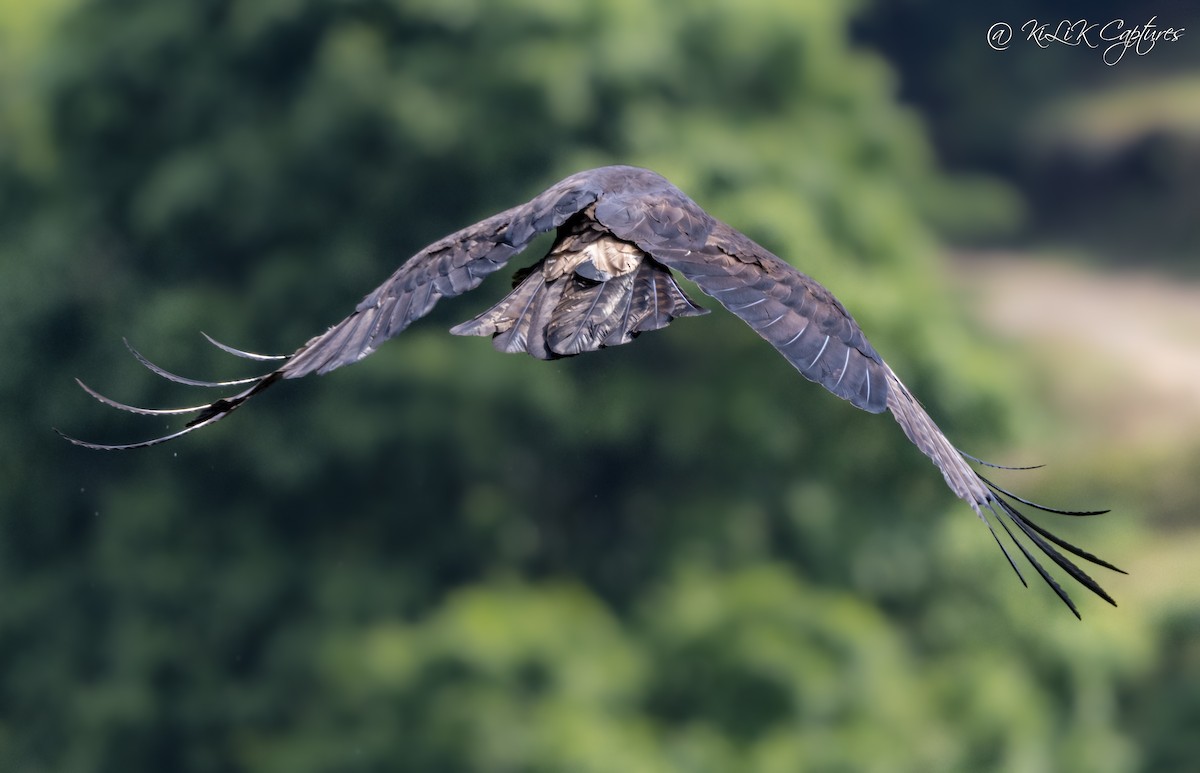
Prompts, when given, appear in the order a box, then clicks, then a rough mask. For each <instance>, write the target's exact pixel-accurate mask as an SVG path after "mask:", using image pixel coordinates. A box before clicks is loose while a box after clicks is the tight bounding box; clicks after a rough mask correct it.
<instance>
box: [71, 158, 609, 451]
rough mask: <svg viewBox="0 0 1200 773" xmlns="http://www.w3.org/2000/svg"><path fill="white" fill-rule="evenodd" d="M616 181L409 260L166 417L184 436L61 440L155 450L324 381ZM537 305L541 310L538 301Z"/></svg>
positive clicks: (513, 213) (544, 197) (472, 231)
mask: <svg viewBox="0 0 1200 773" xmlns="http://www.w3.org/2000/svg"><path fill="white" fill-rule="evenodd" d="M619 173H620V170H614V169H612V168H608V169H592V170H589V171H586V172H580V173H579V174H575V175H572V176H570V177H568V178H566V179H564V180H562V181H561V182H558V183H556V184H555V185H553V186H551V187H550V188H548V189H547V190H546V191H544V192H543V193H541V194H539V195H538V196H537V197H536V198H534V199H533V200H531V201H529V202H527V203H525V204H521V205H519V206H516V207H513V208H512V209H509V210H506V211H504V212H501V213H500V214H498V215H494V216H492V217H489V218H487V219H486V220H482V221H480V222H478V223H476V224H474V225H471V226H467V227H466V228H463V229H462V230H460V231H457V232H455V233H453V234H450V235H449V236H447V237H445V238H443V239H439V240H438V241H436V242H434V243H433V244H431V245H429V246H428V247H426V248H425V249H423V250H421V251H420V252H418V253H417V254H415V255H413V256H412V257H411V258H409V259H408V260H407V261H406V262H405V263H404V264H403V265H401V266H400V268H399V269H397V270H396V272H395V273H394V274H392V276H391V277H389V278H388V280H387V281H386V282H384V283H383V284H381V285H380V286H379V287H377V288H376V289H375V290H374V291H373V292H371V293H370V294H369V295H367V297H365V298H363V300H362V302H361V303H359V304H358V306H357V307H356V308H355V310H354V313H353V314H351V315H350V316H349V317H347V318H346V319H344V320H342V321H341V322H339V323H338V324H336V325H334V326H333V327H331V328H330V329H329V330H327V331H325V332H324V333H323V334H321V335H319V336H316V337H314V338H312V339H310V340H309V341H308V342H307V343H305V344H304V345H303V346H301V347H300V348H299V349H298V350H296V352H295V353H294V354H292V355H290V356H288V357H286V358H283V359H284V363H283V365H281V366H280V367H279V368H278V369H276V370H273V371H271V372H270V373H267V374H264V375H263V376H261V377H259V378H258V379H257V380H253V381H251V382H249V383H251V385H250V386H249V387H248V388H247V389H245V390H243V391H242V392H239V393H237V394H235V395H232V396H229V397H223V398H221V399H219V400H216V401H214V402H212V403H210V404H208V405H204V406H195V407H193V408H188V409H174V410H170V411H169V412H171V413H196V414H197V416H196V418H194V419H193V420H192V421H191V422H189V423H188V425H187V427H185V428H184V429H183V430H180V431H178V432H174V433H172V434H170V435H166V436H164V437H158V438H154V439H152V440H146V441H142V442H138V443H125V444H119V445H109V444H101V443H90V442H87V441H82V440H78V439H76V438H72V437H68V436H66V435H64V437H66V438H67V440H70V441H71V442H72V443H75V444H76V445H81V446H84V447H87V448H95V449H100V450H108V451H112V450H125V449H130V448H144V447H146V446H153V445H158V444H159V443H164V442H166V441H168V440H173V439H175V438H177V437H180V436H182V435H185V434H187V433H189V432H193V431H195V430H197V429H200V428H201V427H204V426H207V425H209V424H213V423H215V422H217V421H220V420H221V419H222V418H224V417H225V416H228V415H229V414H230V413H231V412H233V411H234V410H236V409H237V408H238V407H239V406H241V405H242V404H243V403H245V402H246V401H247V400H249V399H250V398H252V397H254V396H255V395H257V394H258V393H259V392H261V391H263V390H264V389H266V388H268V387H269V386H270V385H271V384H273V383H275V382H276V381H278V380H280V379H283V378H300V377H301V376H306V375H308V374H310V373H327V372H329V371H331V370H333V369H335V368H339V367H341V366H343V365H348V364H350V363H353V362H357V361H358V360H361V359H362V358H363V357H366V356H367V355H369V354H370V353H371V352H373V351H375V349H376V347H378V346H379V345H380V344H381V343H383V342H384V341H386V340H387V339H389V338H391V337H392V336H395V335H396V334H398V333H399V332H400V331H402V330H404V329H405V328H406V327H408V326H409V325H410V324H411V323H412V322H413V321H415V320H417V319H419V318H420V317H423V316H424V315H426V314H428V313H429V312H430V310H431V309H433V306H434V304H436V303H437V302H438V300H440V299H441V298H448V297H452V296H455V295H459V294H461V293H464V292H466V291H467V290H470V289H473V288H475V287H477V286H478V285H479V283H480V282H482V281H483V278H484V277H486V276H487V275H488V274H491V273H492V272H494V271H496V270H497V269H499V268H500V267H501V266H503V265H504V264H505V263H506V262H507V261H508V259H509V258H511V257H512V256H513V255H516V254H517V253H518V252H520V251H521V250H523V249H524V248H525V247H527V246H528V245H529V243H530V242H531V241H533V239H534V237H536V236H537V235H539V234H542V233H545V232H547V231H550V230H552V229H554V228H557V227H558V226H560V225H562V224H563V223H564V222H566V221H567V219H568V218H570V217H571V216H572V215H575V214H577V213H578V212H580V211H581V210H583V209H585V208H587V207H588V206H590V205H591V204H593V203H594V202H595V201H596V200H597V199H598V198H599V196H600V194H601V193H603V191H604V190H605V189H606V187H607V186H608V185H610V184H611V179H610V178H611V177H612V176H613V175H614V174H619ZM539 301H542V302H543V303H544V299H542V298H539ZM535 337H539V338H540V336H535ZM213 343H214V345H217V346H220V347H221V348H223V349H226V351H235V350H232V349H231V348H229V347H225V346H224V345H222V344H217V343H216V342H215V341H214V342H213ZM532 344H533V345H534V346H535V347H536V346H540V350H541V351H542V352H543V356H546V357H550V356H553V355H552V354H551V353H550V352H549V350H548V349H546V348H545V345H544V342H532ZM241 354H243V355H244V356H248V357H250V358H252V359H274V358H265V357H261V356H260V355H253V354H251V353H249V352H246V353H241ZM143 359H144V358H143ZM144 364H146V365H147V367H151V368H152V369H156V366H152V365H151V364H150V363H149V361H144ZM157 371H161V369H156V372H157ZM160 375H161V373H160ZM88 392H89V394H92V395H93V396H94V397H96V398H97V399H99V400H102V401H103V402H106V403H107V404H109V405H113V406H115V407H119V408H122V409H124V410H132V411H134V412H145V409H134V408H133V407H132V406H124V404H123V403H118V402H116V401H113V400H109V399H108V398H104V397H103V396H101V395H99V394H98V393H96V392H94V391H92V390H90V389H89V390H88ZM60 434H61V433H60Z"/></svg>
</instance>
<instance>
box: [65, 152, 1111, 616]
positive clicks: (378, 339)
mask: <svg viewBox="0 0 1200 773" xmlns="http://www.w3.org/2000/svg"><path fill="white" fill-rule="evenodd" d="M550 230H556V238H555V241H554V244H553V245H552V246H551V248H550V250H549V252H548V253H547V255H546V256H545V257H544V258H542V259H541V260H540V261H539V262H537V263H536V264H534V265H533V266H531V267H529V268H528V269H525V270H522V271H519V272H518V273H517V275H516V277H515V280H514V288H513V290H512V292H510V293H509V294H508V295H507V296H506V297H505V298H504V299H502V300H501V301H500V302H499V303H497V304H496V305H495V306H493V307H492V308H490V309H488V310H487V311H485V312H483V313H482V314H480V315H478V316H477V317H475V318H474V319H472V320H470V321H468V322H465V323H463V324H461V325H458V326H456V327H454V328H453V329H452V330H451V332H453V333H455V334H459V335H479V336H492V341H493V345H494V346H495V347H496V349H498V350H500V351H503V352H527V353H528V354H530V355H532V356H534V357H536V358H539V359H553V358H557V357H567V356H572V355H577V354H582V353H584V352H589V351H594V350H596V349H599V348H603V347H608V346H617V345H620V344H626V343H629V342H630V341H632V340H633V339H634V338H635V337H636V336H637V335H639V334H641V333H643V332H646V331H650V330H658V329H661V328H663V327H666V326H667V325H668V324H670V323H671V321H672V320H674V319H676V318H679V317H687V316H695V315H699V314H706V313H707V310H705V309H703V308H701V307H700V306H698V305H697V304H696V303H695V302H694V301H692V300H691V299H690V298H688V296H687V295H686V294H685V293H684V291H683V290H682V289H681V288H680V287H679V285H678V284H677V283H676V281H675V279H674V276H673V274H672V271H676V272H678V273H679V274H681V275H682V276H683V277H685V278H686V279H688V280H691V281H692V282H694V283H695V284H696V285H697V286H698V287H699V288H700V290H702V291H703V292H704V293H706V294H707V295H709V296H711V297H713V298H715V299H716V300H717V301H718V302H719V303H720V304H721V305H722V306H724V307H725V308H726V309H727V310H729V311H730V312H732V313H733V314H735V315H737V316H738V317H740V318H741V319H742V320H743V321H745V322H746V323H747V324H748V325H749V326H750V327H751V328H752V329H753V330H754V331H755V332H757V333H758V334H759V335H760V336H762V337H763V338H764V339H765V340H766V341H767V342H769V343H770V344H771V345H772V346H774V347H775V348H776V349H777V350H778V351H779V353H780V354H782V355H783V356H784V358H786V359H787V360H788V361H789V362H790V363H791V364H792V365H793V366H794V367H795V368H796V369H797V370H799V371H800V373H801V374H803V375H804V376H805V377H806V378H808V379H810V380H812V381H815V382H817V383H818V384H821V385H822V386H824V387H825V388H826V389H828V390H829V391H831V392H833V393H834V394H835V395H837V396H838V397H841V398H843V399H845V400H848V401H850V402H851V403H852V404H853V405H855V406H856V407H858V408H862V409H863V410H866V411H870V412H872V413H880V412H882V411H885V410H890V411H891V412H892V414H893V416H894V417H895V419H896V421H897V422H898V423H899V424H900V426H901V428H902V429H903V430H904V432H905V434H906V435H907V436H908V438H909V439H910V440H911V441H912V442H913V443H914V444H915V445H916V446H917V447H918V448H920V449H921V451H923V452H924V453H925V454H926V455H927V456H929V457H930V459H932V460H933V462H934V464H935V465H937V467H938V468H939V469H940V470H941V472H942V474H943V476H944V477H945V479H946V483H947V485H948V486H949V487H950V489H951V490H952V491H953V492H954V493H955V494H956V495H957V496H958V497H960V498H961V499H963V500H965V501H966V502H967V504H969V505H970V506H971V508H972V509H973V510H974V511H975V513H976V514H977V515H978V516H979V517H980V519H981V520H982V521H983V522H984V523H985V524H986V525H987V527H988V529H989V530H990V531H991V532H992V535H993V536H994V537H996V542H997V544H999V545H1000V547H1001V549H1002V550H1003V551H1004V555H1005V556H1006V557H1007V558H1008V560H1009V563H1010V564H1011V565H1012V567H1013V569H1014V571H1017V575H1018V576H1019V577H1020V576H1021V574H1020V571H1019V570H1018V569H1017V565H1016V562H1015V561H1014V560H1013V558H1012V556H1011V555H1010V554H1009V552H1008V550H1007V549H1006V548H1005V547H1004V544H1003V543H1002V542H1001V541H1000V539H999V535H998V534H997V533H996V532H995V530H994V529H993V527H992V523H991V520H990V519H989V518H988V515H989V513H990V514H991V515H992V516H994V517H995V520H996V521H997V522H998V523H999V524H1000V525H1001V527H1002V528H1003V530H1004V531H1005V532H1007V534H1008V536H1009V538H1010V539H1011V541H1012V542H1013V544H1015V545H1016V546H1017V547H1018V548H1019V549H1020V551H1021V553H1022V554H1023V555H1024V556H1025V557H1026V558H1027V559H1028V560H1029V562H1030V564H1031V565H1032V566H1033V567H1034V568H1035V569H1036V570H1037V572H1038V573H1039V575H1041V576H1042V578H1043V579H1045V580H1046V582H1047V583H1048V584H1049V585H1050V586H1051V588H1053V589H1054V591H1055V592H1056V593H1057V594H1058V596H1059V597H1060V598H1061V599H1062V600H1063V601H1064V602H1065V603H1066V604H1067V605H1068V606H1069V607H1070V608H1071V610H1072V611H1073V612H1075V614H1076V615H1078V612H1077V611H1076V609H1075V606H1074V604H1073V603H1072V602H1071V600H1070V598H1069V596H1068V595H1067V593H1066V592H1065V591H1064V590H1063V589H1062V588H1061V587H1060V586H1059V585H1058V583H1057V582H1055V581H1054V580H1053V579H1052V578H1051V576H1050V575H1049V574H1048V573H1047V572H1046V570H1045V569H1044V568H1043V567H1042V566H1041V564H1039V563H1038V562H1037V561H1036V560H1035V559H1034V557H1033V556H1032V554H1031V553H1030V552H1029V550H1028V549H1027V548H1026V547H1025V545H1024V544H1023V543H1022V542H1021V541H1019V540H1018V539H1017V538H1016V535H1015V534H1014V533H1013V531H1012V530H1011V529H1010V527H1009V525H1008V524H1009V523H1011V524H1012V525H1013V526H1015V527H1016V529H1017V533H1018V534H1023V535H1024V536H1025V538H1027V539H1028V540H1029V541H1030V542H1032V543H1033V544H1034V545H1035V546H1036V547H1037V548H1038V549H1039V550H1041V551H1042V552H1043V553H1044V554H1045V555H1047V556H1048V557H1050V559H1051V560H1052V561H1054V562H1055V563H1056V564H1057V565H1058V566H1059V567H1061V568H1062V569H1063V570H1064V571H1066V572H1067V573H1068V574H1070V575H1071V576H1072V577H1073V578H1074V579H1075V580H1077V581H1078V582H1080V583H1081V584H1083V585H1084V586H1085V587H1087V588H1089V589H1090V590H1092V591H1093V592H1095V593H1096V594H1098V595H1099V596H1101V597H1102V598H1104V599H1106V600H1107V601H1109V602H1110V603H1112V599H1111V598H1110V597H1109V596H1108V594H1106V593H1105V592H1104V591H1103V589H1101V588H1100V586H1099V585H1098V584H1097V583H1096V582H1095V581H1094V580H1092V579H1091V578H1090V577H1089V576H1088V575H1087V574H1085V573H1084V572H1083V571H1082V570H1081V569H1080V568H1079V567H1078V566H1076V565H1075V563H1074V562H1072V561H1071V560H1070V559H1068V558H1066V557H1065V556H1063V555H1062V554H1061V553H1060V552H1059V551H1058V550H1056V549H1055V547H1054V546H1055V545H1057V546H1058V547H1059V548H1062V549H1063V550H1066V551H1067V552H1070V553H1072V554H1074V555H1076V556H1078V557H1080V558H1083V559H1085V560H1088V561H1091V562H1093V563H1096V564H1099V565H1102V566H1105V567H1108V568H1110V569H1116V567H1114V566H1112V565H1111V564H1109V563H1107V562H1105V561H1102V560H1100V559H1098V558H1096V557H1095V556H1093V555H1091V554H1089V553H1087V552H1085V551H1082V550H1080V549H1079V548H1076V547H1074V546H1073V545H1070V544H1068V543H1066V542H1064V541H1062V540H1060V539H1058V538H1056V537H1054V536H1053V535H1051V534H1050V533H1049V532H1047V531H1046V530H1044V529H1042V528H1041V527H1040V526H1038V525H1036V524H1035V523H1033V522H1032V521H1030V520H1029V519H1028V518H1026V517H1025V516H1024V515H1023V514H1021V513H1020V512H1019V511H1018V510H1017V509H1016V508H1015V507H1014V506H1013V505H1012V504H1011V503H1010V502H1009V501H1008V500H1007V499H1005V495H1007V496H1009V497H1011V498H1012V499H1015V500H1016V501H1018V502H1022V503H1024V504H1027V505H1030V506H1033V507H1037V508H1039V509H1042V510H1048V511H1051V512H1057V513H1064V514H1070V515H1087V514H1093V513H1079V512H1068V511H1060V510H1052V509H1051V508H1045V507H1042V506H1040V505H1035V504H1033V503H1032V502H1028V501H1026V500H1023V499H1020V498H1019V497H1016V496H1014V495H1012V494H1009V493H1008V492H1005V491H1003V490H1002V489H999V488H997V487H995V486H994V485H993V484H991V483H990V482H989V481H987V480H986V479H985V478H983V477H982V476H980V475H979V474H978V473H976V472H975V470H974V469H973V468H972V467H971V466H970V465H969V464H968V462H967V458H966V457H965V456H964V454H962V453H961V452H960V451H958V450H957V449H956V448H955V447H954V446H953V445H952V444H951V443H950V441H949V440H948V439H947V438H946V437H945V435H944V434H943V433H942V432H941V430H939V429H938V427H937V425H936V424H935V423H934V422H933V420H932V419H931V418H930V417H929V415H928V413H926V412H925V410H924V408H922V406H921V404H920V403H919V402H918V401H917V400H916V399H915V398H914V397H913V396H912V394H911V393H910V392H909V391H908V389H907V388H906V387H905V386H904V385H903V383H902V382H901V381H900V379H899V378H897V376H896V374H895V373H894V372H893V371H892V369H891V368H890V367H889V366H888V365H887V363H885V362H884V360H883V359H882V358H881V357H880V356H879V354H878V353H877V352H876V351H875V349H874V348H873V347H872V346H871V344H870V343H869V342H868V341H867V339H866V337H865V336H864V335H863V332H862V330H861V329H860V328H859V326H858V324H857V323H856V322H855V321H854V319H853V318H852V317H851V316H850V314H849V313H848V312H847V311H846V309H845V308H844V307H843V306H842V304H841V303H840V302H838V300H837V299H836V298H835V297H833V295H832V294H831V293H830V292H829V291H828V290H826V289H825V288H824V287H822V286H821V285H820V284H818V283H817V282H815V281H814V280H812V279H811V278H809V277H808V276H806V275H805V274H803V273H801V272H800V271H798V270H797V269H795V268H794V267H793V266H792V265H790V264H789V263H786V262H785V261H783V260H781V259H780V258H778V257H776V256H775V255H773V254H771V253H770V252H769V251H767V250H766V249H764V248H763V247H761V246H759V245H758V244H756V243H755V242H753V241H752V240H751V239H749V238H748V237H746V236H745V235H743V234H741V233H740V232H738V231H736V230H734V229H733V228H731V227H730V226H728V225H726V224H725V223H722V222H720V221H718V220H716V219H715V218H713V217H712V216H710V215H709V214H708V213H707V212H705V211H704V210H703V209H701V208H700V206H699V205H697V204H696V203H695V202H694V201H692V200H691V199H690V198H688V197H687V196H686V195H685V194H684V193H683V192H682V191H680V190H679V189H678V188H676V187H675V186H674V185H672V184H671V183H670V182H668V181H667V180H666V179H665V178H663V177H662V176H660V175H658V174H656V173H654V172H651V171H649V170H646V169H639V168H637V167H630V166H610V167H602V168H599V169H592V170H589V171H585V172H580V173H578V174H575V175H571V176H570V177H567V178H566V179H564V180H562V181H560V182H558V183H556V184H554V185H552V186H551V187H550V188H548V189H547V190H546V191H544V192H543V193H541V194H539V195H538V196H536V197H535V198H534V199H532V200H531V201H529V202H527V203H525V204H522V205H519V206H516V207H513V208H512V209H509V210H506V211H504V212H501V213H499V214H497V215H494V216H492V217H490V218H487V219H486V220H482V221H480V222H479V223H476V224H474V225H471V226H468V227H466V228H464V229H462V230H460V231H457V232H456V233H453V234H451V235H449V236H447V237H445V238H443V239H440V240H438V241H437V242H434V243H433V244H431V245H429V246H428V247H426V248H425V249H423V250H421V251H420V252H418V253H417V254H416V255H414V256H413V257H412V258H410V259H409V260H408V261H406V262H405V263H403V264H402V265H401V266H400V267H399V268H398V269H397V270H396V272H395V273H393V274H392V276H391V277H390V278H389V279H388V280H387V281H386V282H384V283H383V284H382V285H380V286H379V287H378V288H376V289H375V290H374V291H373V292H371V293H370V294H368V295H367V296H366V297H365V298H364V299H363V300H362V302H361V303H359V304H358V306H357V307H356V309H355V311H354V312H353V313H352V314H350V316H348V317H347V318H346V319H344V320H342V321H341V322H339V323H338V324H337V325H334V326H333V327H331V328H330V329H329V330H327V331H326V332H325V333H323V334H321V335H319V336H316V337H314V338H312V339H310V340H309V341H308V342H307V343H305V344H304V345H303V346H301V347H300V348H299V349H298V350H297V351H296V352H295V353H294V354H292V355H288V356H286V357H280V358H277V359H280V360H282V364H281V365H280V366H279V367H278V368H277V369H275V370H273V371H271V372H270V373H267V374H265V375H263V376H261V377H259V378H255V379H246V380H242V381H238V382H219V383H207V382H195V381H193V380H191V379H181V378H180V377H176V376H173V375H172V374H170V373H167V372H166V371H164V370H162V369H161V368H158V367H157V366H155V365H152V364H150V363H149V362H148V361H146V360H145V359H144V358H142V357H141V355H137V356H138V358H139V359H140V360H141V361H142V362H143V363H144V364H146V365H147V366H148V367H150V368H151V369H152V370H154V371H155V372H157V373H159V374H160V375H163V376H165V377H167V378H172V379H174V380H178V381H183V382H184V383H191V384H200V385H207V386H233V385H240V384H248V387H247V388H246V389H245V390H244V391H242V392H239V393H237V394H234V395H232V396H230V397H227V398H222V399H220V400H217V401H215V402H213V403H210V404H206V405H202V406H196V407H194V408H186V409H167V410H156V409H144V408H135V407H133V406H128V405H124V404H122V403H118V402H116V401H113V400H111V399H109V398H106V397H103V396H102V395H99V394H98V393H96V392H94V391H93V390H91V389H90V388H88V387H86V386H85V387H84V388H85V389H87V391H88V392H89V393H90V394H92V395H93V396H95V397H96V398H97V399H100V400H101V401H102V402H105V403H107V404H109V405H113V406H115V407H118V408H122V409H124V410H130V411H133V412H136V413H148V414H154V415H161V414H175V413H195V414H197V415H196V417H195V418H194V419H193V420H192V421H191V422H190V423H189V424H188V425H187V427H185V428H184V429H183V430H181V431H179V432H176V433H174V434H171V435H167V436H165V437H162V438H156V439H154V440H151V441H146V442H142V443H132V444H127V445H119V446H113V445H99V444H94V443H86V442H83V441H78V440H73V439H72V441H73V442H75V443H77V444H79V445H84V446H87V447H90V448H100V449H127V448H137V447H143V446H149V445H155V444H157V443H161V442H164V441H167V440H171V439H173V438H176V437H179V436H181V435H183V434H186V433H188V432H191V431H194V430H195V429H198V428H200V427H202V426H206V425H208V424H211V423H213V422H216V421H218V420H220V419H221V418H223V417H224V416H226V415H228V414H229V413H230V412H232V411H233V410H235V409H236V408H237V407H239V406H240V405H242V404H243V403H245V402H246V401H247V400H248V399H250V398H251V397H253V396H254V395H256V394H258V393H259V392H261V391H262V390H263V389H266V388H267V387H268V386H270V385H271V384H273V383H275V382H276V381H279V380H280V379H290V378H300V377H302V376H306V375H309V374H311V373H326V372H328V371H331V370H333V369H335V368H338V367H341V366H342V365H347V364H350V363H352V362H356V361H358V360H360V359H362V358H363V357H366V356H367V355H369V354H371V353H372V352H373V351H375V349H376V347H378V346H379V345H380V344H381V343H382V342H383V341H385V340H387V339H389V338H392V337H393V336H395V335H397V334H399V333H400V332H401V331H403V330H404V329H405V328H407V327H408V326H409V325H410V324H411V323H412V322H414V321H415V320H417V319H419V318H420V317H423V316H424V315H426V314H427V313H428V312H429V311H430V310H431V309H432V308H433V306H434V304H435V303H436V302H437V301H438V300H439V299H440V298H442V297H452V296H456V295H459V294H461V293H464V292H466V291H468V290H471V289H474V288H475V287H477V286H478V285H479V284H480V283H481V282H482V281H483V279H484V278H485V277H486V276H487V275H489V274H491V273H493V272H494V271H496V270H498V269H500V268H501V267H502V266H504V265H505V263H506V262H507V261H508V260H509V258H511V257H512V256H513V255H515V254H517V253H518V252H520V251H521V250H522V249H524V248H525V247H526V246H528V244H529V243H530V242H531V241H532V240H533V238H534V237H535V236H537V235H538V234H541V233H545V232H548V231H550ZM214 343H215V342H214ZM221 346H222V348H224V349H226V350H227V351H230V352H232V353H234V354H240V355H242V356H247V357H250V358H252V359H272V358H269V357H263V356H261V355H252V354H249V353H247V352H240V351H238V350H234V349H231V348H230V347H225V346H223V345H221ZM135 354H137V353H136V352H135ZM1006 521H1007V522H1006ZM1117 571H1120V570H1117ZM1022 582H1024V578H1023V577H1022Z"/></svg>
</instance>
